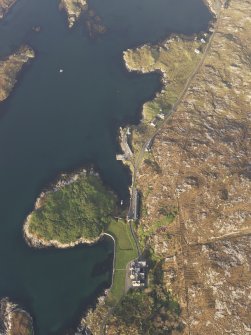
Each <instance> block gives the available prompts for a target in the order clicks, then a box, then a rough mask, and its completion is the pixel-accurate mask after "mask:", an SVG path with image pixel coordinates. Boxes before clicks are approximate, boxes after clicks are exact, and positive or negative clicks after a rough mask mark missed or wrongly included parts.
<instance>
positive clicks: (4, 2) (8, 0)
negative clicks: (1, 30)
mask: <svg viewBox="0 0 251 335" xmlns="http://www.w3.org/2000/svg"><path fill="white" fill-rule="evenodd" d="M15 3H16V0H0V19H3V18H4V16H5V15H6V14H7V13H8V11H9V10H10V8H11V7H12V6H13V5H14V4H15Z"/></svg>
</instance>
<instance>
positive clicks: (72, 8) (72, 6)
mask: <svg viewBox="0 0 251 335" xmlns="http://www.w3.org/2000/svg"><path fill="white" fill-rule="evenodd" d="M59 8H60V9H63V10H64V11H65V12H66V14H67V18H68V26H69V28H72V27H73V26H74V24H75V23H76V22H77V20H78V19H79V17H80V16H81V14H82V13H83V12H84V11H85V10H87V8H88V6H87V0H61V1H60V4H59Z"/></svg>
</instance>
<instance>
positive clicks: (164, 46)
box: [124, 36, 205, 152]
mask: <svg viewBox="0 0 251 335" xmlns="http://www.w3.org/2000/svg"><path fill="white" fill-rule="evenodd" d="M204 38H205V37H204ZM203 42H204V40H203ZM203 42H201V40H200V39H199V38H197V37H196V38H193V39H189V40H187V39H184V38H180V37H177V36H175V37H172V38H170V39H168V40H167V41H165V42H163V43H161V44H159V45H144V46H142V47H140V48H137V49H129V50H127V51H125V52H124V61H125V64H126V67H127V68H128V70H129V71H138V72H140V73H149V72H156V71H157V72H160V73H161V75H162V84H163V87H162V90H161V92H159V93H157V94H156V97H155V98H154V99H153V100H151V101H148V102H146V103H145V104H144V105H143V111H142V114H143V119H142V122H141V124H140V125H139V126H137V127H135V129H134V131H133V134H132V137H133V138H132V143H133V147H134V151H135V152H137V150H139V148H140V147H141V146H142V143H144V141H145V140H146V139H147V138H149V137H151V135H152V134H154V132H155V127H156V126H158V125H159V124H160V123H161V122H163V117H165V116H167V115H169V112H170V111H171V109H172V107H173V105H174V104H175V103H176V102H177V101H178V99H179V97H180V95H181V94H182V92H183V90H184V87H185V85H186V82H187V80H188V78H189V77H190V76H191V73H192V72H193V70H194V69H195V67H196V65H197V64H198V62H199V60H200V59H201V57H202V53H201V50H202V49H203V45H204V43H203Z"/></svg>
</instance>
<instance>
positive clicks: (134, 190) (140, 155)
mask: <svg viewBox="0 0 251 335" xmlns="http://www.w3.org/2000/svg"><path fill="white" fill-rule="evenodd" d="M224 5H225V3H224V4H223V5H222V6H221V4H220V3H218V6H219V8H218V15H217V21H216V24H215V27H214V31H213V33H212V35H211V36H210V38H209V41H208V43H207V45H206V47H205V50H204V53H203V55H202V58H201V60H200V61H199V63H198V64H197V66H196V67H195V69H194V70H193V72H192V73H191V75H190V76H189V78H188V79H187V82H186V84H185V87H184V89H183V91H182V92H181V94H180V96H179V98H178V100H177V101H176V103H175V104H174V105H173V107H172V109H171V110H170V112H169V114H168V116H167V117H166V118H165V119H164V121H163V123H162V124H161V125H160V126H159V127H158V128H157V129H156V131H155V133H154V134H153V135H152V136H151V137H149V138H148V139H147V140H146V141H145V143H144V144H143V145H142V147H141V150H140V152H139V153H138V155H137V157H136V159H135V161H134V164H133V177H132V188H131V199H130V207H129V211H128V217H129V218H133V217H134V214H135V211H136V210H137V208H135V197H136V196H137V188H136V181H137V174H138V171H139V168H140V166H141V164H142V161H143V159H144V155H145V151H146V149H147V147H148V145H149V143H150V142H153V141H154V139H155V137H156V136H157V135H158V134H159V133H160V132H161V131H162V130H163V128H164V126H165V125H166V123H167V122H168V120H169V118H170V117H171V116H172V115H173V113H174V112H175V111H176V110H177V107H178V106H179V104H180V103H181V101H182V100H183V98H184V97H185V95H186V93H187V91H188V89H189V87H190V85H191V83H192V81H193V80H194V78H195V76H196V75H197V73H198V72H199V70H200V69H201V67H202V66H203V65H204V62H205V59H206V57H207V55H208V51H209V50H210V47H211V45H212V42H213V39H214V37H215V34H216V33H217V31H218V27H219V22H220V18H221V10H222V8H224ZM134 235H135V233H133V236H134ZM135 236H136V235H135Z"/></svg>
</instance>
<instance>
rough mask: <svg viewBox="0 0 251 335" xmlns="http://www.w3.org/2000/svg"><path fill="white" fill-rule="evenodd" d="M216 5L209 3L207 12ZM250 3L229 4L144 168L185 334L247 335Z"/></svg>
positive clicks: (145, 225) (250, 319)
mask: <svg viewBox="0 0 251 335" xmlns="http://www.w3.org/2000/svg"><path fill="white" fill-rule="evenodd" d="M213 3H214V1H211V0H210V4H213ZM250 107H251V0H241V1H240V0H231V1H227V2H226V5H225V8H224V9H223V10H222V15H221V18H220V20H219V26H218V31H217V33H216V35H215V38H214V40H213V42H212V46H211V48H210V51H209V54H208V56H207V58H206V60H205V63H204V66H203V67H202V68H201V69H200V71H199V73H198V74H197V75H196V77H195V79H194V80H193V82H192V84H191V86H190V89H189V90H188V92H187V94H186V97H185V98H184V99H183V102H182V103H181V104H180V105H179V107H178V109H177V111H176V112H175V114H174V115H173V116H172V117H171V118H170V119H169V121H168V122H167V123H166V125H165V126H164V129H163V131H162V132H161V133H160V134H159V135H158V136H157V138H156V140H155V142H154V146H153V148H152V160H154V162H155V165H156V164H157V165H158V166H159V168H158V169H157V170H156V169H153V168H152V165H149V164H144V165H143V166H142V168H141V171H140V177H139V187H140V189H141V191H142V194H143V208H144V211H143V213H142V219H141V223H140V229H141V230H144V231H145V232H146V233H145V235H146V236H147V231H148V230H150V227H151V225H152V224H153V222H156V221H159V220H160V219H161V218H162V216H163V213H164V212H165V213H170V212H175V213H177V215H176V218H175V220H174V221H173V222H172V223H171V224H170V225H169V228H168V238H167V237H166V236H167V235H166V234H165V236H164V235H163V233H162V232H158V231H157V232H155V233H154V234H151V235H150V236H149V237H148V244H149V245H150V246H151V247H152V248H154V250H155V251H156V253H157V254H159V255H160V256H161V257H164V258H165V262H164V264H163V271H164V276H165V284H166V287H167V288H168V289H170V290H171V291H172V292H173V294H174V295H175V296H176V297H177V300H178V301H179V302H180V304H181V307H182V317H183V319H184V321H185V323H186V327H185V328H184V334H191V335H197V334H198V335H199V334H200V335H201V334H203V335H212V334H214V335H216V334H221V335H222V334H232V335H233V334H236V335H247V334H249V333H250V332H251V269H250V267H251V221H250V214H251V203H250V198H251V197H250V195H251V182H250V178H251V166H250V158H251V155H250V150H251V143H250V112H251V110H250Z"/></svg>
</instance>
